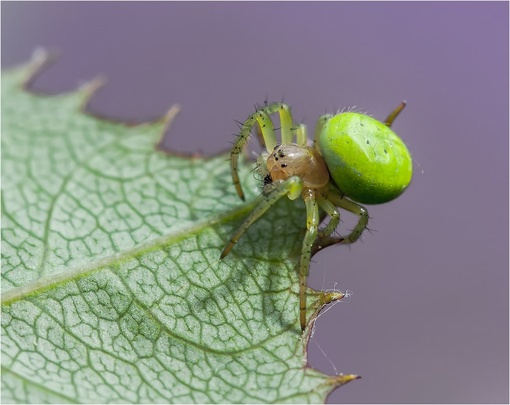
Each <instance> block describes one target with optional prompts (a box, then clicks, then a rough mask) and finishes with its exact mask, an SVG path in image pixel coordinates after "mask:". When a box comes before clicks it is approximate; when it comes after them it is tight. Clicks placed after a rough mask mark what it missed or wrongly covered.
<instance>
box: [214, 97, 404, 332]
mask: <svg viewBox="0 0 510 405" xmlns="http://www.w3.org/2000/svg"><path fill="white" fill-rule="evenodd" d="M405 105H406V103H405V101H403V102H401V103H400V104H399V105H398V106H397V108H395V109H394V110H393V111H392V112H391V113H390V114H389V115H388V117H387V118H386V120H385V121H384V123H382V122H380V121H377V120H376V119H374V118H372V117H370V116H368V115H365V114H361V113H358V112H352V111H348V112H341V113H337V114H336V115H331V114H327V115H323V116H321V117H320V118H319V119H318V121H317V124H316V127H315V134H314V135H315V136H314V139H313V142H309V141H308V139H307V135H306V127H305V126H304V125H303V124H297V125H294V123H293V121H292V115H291V111H290V108H289V106H288V105H286V104H284V103H271V104H267V103H266V105H265V106H264V107H262V108H259V109H257V110H256V111H255V112H254V113H253V114H251V115H250V116H249V117H248V119H247V120H246V121H245V122H244V123H243V124H242V127H241V131H240V133H239V135H238V137H237V140H236V141H235V142H234V145H233V147H232V150H231V153H230V163H231V169H232V180H233V183H234V186H235V188H236V191H237V194H238V196H239V197H240V198H241V199H242V200H244V193H243V189H242V187H241V183H240V181H239V174H238V160H239V154H240V153H241V151H242V149H243V147H244V146H245V145H246V143H247V141H248V138H249V136H250V133H251V130H252V128H253V127H254V126H255V125H256V124H257V125H258V127H257V130H258V134H259V139H260V140H261V142H262V143H263V146H265V148H266V150H267V152H263V153H262V154H261V155H260V156H259V158H258V159H257V162H258V171H259V173H260V175H261V176H262V178H263V179H264V186H263V192H262V196H261V200H260V202H259V203H258V205H257V206H256V207H255V208H254V209H253V211H252V212H251V213H250V214H249V215H248V217H247V218H246V220H245V221H244V223H243V224H242V225H241V227H240V228H239V229H238V230H237V231H236V232H235V233H234V234H233V235H232V237H231V238H230V241H229V242H228V243H227V245H226V246H225V248H224V249H223V252H222V253H221V257H220V259H223V258H224V257H225V256H227V255H228V254H229V252H230V251H231V250H232V248H233V247H234V245H235V243H237V241H238V240H239V238H240V237H241V236H242V235H243V234H244V232H246V230H247V229H248V228H249V227H250V226H251V225H252V224H253V223H254V222H255V221H256V220H257V219H259V218H260V217H261V216H262V215H263V214H264V213H265V212H266V211H267V210H268V209H269V208H270V207H271V206H272V205H273V204H275V203H276V202H277V201H278V200H279V199H280V198H282V197H283V196H287V197H288V198H289V199H291V200H294V199H296V198H298V197H299V196H301V197H302V198H303V199H304V202H305V206H306V233H305V236H304V239H303V245H302V250H301V259H300V263H299V321H300V325H301V330H302V331H304V330H305V328H306V278H307V276H308V269H309V264H310V258H311V256H312V253H313V252H315V251H317V250H320V249H321V248H323V247H325V246H329V245H332V244H334V243H353V242H355V241H357V240H358V239H359V237H360V236H361V234H362V233H363V230H364V229H365V228H366V226H367V223H368V219H369V216H368V211H367V210H366V208H364V207H363V206H361V205H360V204H358V203H362V204H381V203H385V202H388V201H391V200H393V199H395V198H397V197H398V196H399V195H400V194H402V193H403V192H404V190H405V189H406V188H407V186H408V185H409V183H410V181H411V177H412V159H411V155H410V153H409V151H408V149H407V147H406V145H405V144H404V142H403V141H402V140H401V139H400V138H399V137H398V136H397V134H395V132H393V131H392V130H391V125H392V124H393V121H394V120H395V118H396V117H397V116H398V115H399V114H400V112H401V111H402V110H403V109H404V107H405ZM275 113H278V114H279V118H280V132H281V143H278V142H277V139H276V135H275V129H274V125H273V122H272V120H271V117H270V116H271V115H272V114H275ZM294 138H295V140H294ZM319 208H321V209H322V210H323V211H324V212H325V213H326V214H327V215H328V216H329V217H330V220H329V223H327V225H325V227H324V228H322V229H319V222H320V215H319ZM338 208H342V209H344V210H347V211H349V212H351V213H353V214H355V215H357V216H358V223H357V225H356V226H355V228H354V229H353V230H352V231H351V233H350V234H349V235H347V236H343V237H342V236H340V237H332V236H331V234H332V233H333V231H334V230H335V229H336V227H337V226H338V224H339V222H340V213H339V210H338Z"/></svg>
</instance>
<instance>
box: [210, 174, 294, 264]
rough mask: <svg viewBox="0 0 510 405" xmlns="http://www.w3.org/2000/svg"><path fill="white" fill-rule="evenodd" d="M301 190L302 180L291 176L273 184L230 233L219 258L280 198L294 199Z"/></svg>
mask: <svg viewBox="0 0 510 405" xmlns="http://www.w3.org/2000/svg"><path fill="white" fill-rule="evenodd" d="M302 190H303V181H302V180H301V179H300V178H299V177H297V176H293V177H290V178H289V179H287V180H285V181H280V182H278V183H276V184H275V186H274V188H273V189H272V190H271V191H269V192H268V193H267V194H265V195H263V196H262V197H261V201H260V203H259V204H258V205H257V206H256V207H255V209H254V210H253V211H252V212H251V213H250V215H248V217H247V218H246V220H245V221H244V222H243V224H242V225H241V227H240V228H239V229H238V230H237V231H236V232H235V233H234V234H233V235H232V237H231V238H230V241H229V242H228V243H227V245H226V246H225V248H224V249H223V252H221V256H220V260H221V259H223V258H224V257H225V256H226V255H228V254H229V253H230V251H231V250H232V248H233V247H234V245H235V244H236V243H237V241H238V240H239V239H240V238H241V236H243V234H244V233H245V232H246V230H247V229H248V228H249V227H250V226H251V225H252V224H253V223H254V222H255V221H256V220H257V219H259V218H260V217H261V216H262V215H264V213H265V212H266V211H267V210H268V209H269V208H271V206H273V205H274V204H275V203H276V202H277V201H278V200H279V199H280V198H282V197H283V196H285V195H286V196H288V197H289V198H290V199H291V200H295V199H296V198H298V197H299V195H300V194H301V191H302Z"/></svg>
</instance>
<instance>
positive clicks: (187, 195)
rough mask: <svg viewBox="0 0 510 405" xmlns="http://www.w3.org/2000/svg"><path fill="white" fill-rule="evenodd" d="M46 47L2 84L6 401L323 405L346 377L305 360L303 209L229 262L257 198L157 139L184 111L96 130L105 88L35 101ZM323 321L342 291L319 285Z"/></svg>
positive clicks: (313, 307) (272, 215)
mask: <svg viewBox="0 0 510 405" xmlns="http://www.w3.org/2000/svg"><path fill="white" fill-rule="evenodd" d="M46 59H47V55H45V54H39V56H38V57H35V58H34V59H33V60H32V61H31V62H30V63H28V64H25V65H23V66H20V67H18V68H16V69H12V70H9V71H6V72H4V73H3V74H2V401H3V402H14V403H25V402H27V403H34V402H38V403H42V402H52V403H58V402H66V403H74V402H76V403H97V402H103V403H104V402H146V403H150V402H172V403H175V402H178V403H189V402H195V403H196V402H199V403H217V402H223V403H226V402H280V403H282V402H323V401H324V400H325V398H326V396H327V394H328V393H329V392H330V391H331V390H332V389H333V388H335V387H337V386H340V385H342V384H344V383H346V382H348V381H350V380H352V379H354V378H356V376H353V375H340V376H333V377H330V376H326V375H324V374H322V373H320V372H318V371H316V370H314V369H312V368H310V367H308V366H307V365H306V342H307V336H305V337H303V336H302V335H301V332H300V328H299V322H298V283H297V281H298V278H297V274H296V271H295V267H296V264H297V262H298V260H299V251H300V244H301V241H302V237H303V232H304V219H305V214H304V210H303V204H302V203H301V202H300V201H294V202H293V201H290V200H288V199H282V201H281V202H279V203H278V204H277V205H276V206H275V207H274V208H272V209H271V210H270V211H269V212H268V213H267V214H266V215H265V216H264V217H263V218H261V219H260V220H259V221H258V222H257V223H256V224H254V225H253V226H252V227H251V228H250V229H249V231H248V232H247V233H246V234H245V235H244V236H243V238H242V239H241V240H240V242H239V243H238V244H237V246H236V247H235V248H234V250H233V252H232V253H231V254H230V255H229V256H227V257H226V258H225V259H224V260H222V261H220V260H219V255H220V252H221V250H222V248H223V246H224V245H225V243H226V241H227V240H228V238H229V236H230V234H231V233H232V232H233V231H234V230H235V229H236V227H237V226H239V224H240V222H241V221H242V220H243V218H244V217H245V216H246V215H247V214H248V213H249V212H250V210H251V209H252V208H253V206H254V204H255V203H256V198H257V195H258V185H257V181H256V180H255V179H254V177H253V174H252V173H251V171H250V167H249V165H247V164H245V163H243V165H242V167H241V169H242V170H241V180H242V182H243V185H244V188H245V191H246V192H247V197H248V198H247V200H248V201H251V202H249V203H246V204H241V203H240V201H239V200H238V198H237V196H236V195H235V192H234V188H233V186H232V184H231V180H230V168H229V165H228V163H227V159H228V156H227V154H221V155H218V156H214V157H187V156H179V155H177V154H171V153H166V152H163V151H161V150H159V149H158V148H157V147H156V145H157V143H158V141H159V139H160V138H161V136H162V134H163V133H164V131H165V130H166V128H167V127H168V125H169V124H170V122H171V120H172V119H173V117H174V115H175V112H176V109H175V108H173V109H171V110H170V111H169V113H168V114H166V116H165V117H163V118H162V119H160V120H157V121H155V122H151V123H145V124H140V125H126V124H123V123H116V122H110V121H107V120H101V119H98V118H97V117H93V116H91V115H89V114H86V113H84V112H83V111H82V110H83V107H84V106H85V105H86V103H87V101H88V99H89V98H90V96H91V94H92V93H93V91H94V89H95V88H96V87H97V83H98V82H97V81H93V82H91V83H89V84H88V85H86V86H83V87H82V88H81V89H78V90H77V91H74V92H70V93H67V94H60V95H53V96H41V95H35V94H33V93H30V92H27V91H25V90H24V89H23V86H24V84H25V83H26V82H27V80H29V79H30V78H31V77H33V75H34V74H36V73H37V72H38V71H39V69H40V68H41V65H42V64H43V63H44V62H45V61H46ZM308 298H309V299H308V304H309V315H310V316H312V317H313V316H314V314H317V313H318V311H319V310H320V308H322V306H323V305H325V304H326V303H328V302H331V301H333V300H336V299H339V298H341V294H331V293H330V294H325V293H318V292H314V291H312V290H310V294H309V297H308Z"/></svg>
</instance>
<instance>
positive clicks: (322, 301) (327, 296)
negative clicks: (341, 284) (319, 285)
mask: <svg viewBox="0 0 510 405" xmlns="http://www.w3.org/2000/svg"><path fill="white" fill-rule="evenodd" d="M346 296H347V293H343V292H342V291H321V292H320V296H319V305H320V306H321V307H323V306H325V305H328V304H331V303H333V302H336V301H340V300H341V299H343V298H345V297H346Z"/></svg>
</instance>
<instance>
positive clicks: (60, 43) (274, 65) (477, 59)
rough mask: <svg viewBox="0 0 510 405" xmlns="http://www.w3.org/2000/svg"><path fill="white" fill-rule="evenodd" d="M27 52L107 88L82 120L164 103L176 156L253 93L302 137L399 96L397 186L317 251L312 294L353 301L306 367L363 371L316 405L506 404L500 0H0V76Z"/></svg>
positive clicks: (329, 325) (230, 129)
mask: <svg viewBox="0 0 510 405" xmlns="http://www.w3.org/2000/svg"><path fill="white" fill-rule="evenodd" d="M36 46H44V47H46V48H50V49H56V50H59V51H60V56H61V57H60V60H59V62H58V63H57V64H56V65H55V66H53V67H52V68H51V69H50V70H47V71H46V72H45V73H44V74H43V75H42V76H41V77H40V78H39V80H37V82H36V83H35V87H36V88H37V89H44V90H50V91H64V90H70V89H72V88H74V87H75V86H77V85H78V84H80V83H82V82H83V81H85V80H88V79H91V78H93V77H95V76H97V75H98V74H105V75H106V76H107V77H108V78H109V82H108V85H107V86H106V87H104V88H103V89H102V90H100V92H99V93H98V94H97V96H96V97H95V98H94V100H93V102H92V104H91V109H92V110H93V111H96V112H100V113H101V114H106V115H109V116H113V117H117V118H122V119H130V120H132V119H135V120H142V119H148V118H153V117H155V116H158V115H161V114H162V113H163V112H165V110H166V109H167V108H168V107H169V106H170V105H171V104H172V103H175V102H179V103H180V104H181V105H182V107H183V110H182V113H181V114H180V116H179V117H178V119H177V122H176V123H175V125H174V126H173V127H172V128H171V130H170V137H169V139H167V143H166V145H168V146H170V147H172V148H173V149H176V150H179V151H185V152H193V151H199V150H201V151H203V152H205V153H215V152H219V151H222V150H225V149H226V148H227V147H228V145H229V144H228V142H230V141H232V135H231V134H232V133H234V132H236V131H237V126H236V124H235V123H234V121H233V120H234V119H238V120H244V119H245V118H246V117H247V116H248V114H250V113H251V112H252V111H253V104H254V103H256V102H262V101H264V99H265V98H266V97H268V98H269V100H270V101H272V100H280V99H281V98H282V97H283V96H284V97H285V100H286V101H287V102H288V103H289V104H291V105H292V106H293V112H294V117H295V118H296V119H298V120H303V121H304V122H305V123H306V124H307V125H308V126H309V127H313V125H314V124H315V119H316V118H317V117H318V116H319V115H320V114H323V113H325V112H328V111H329V112H334V111H336V110H337V109H339V108H342V107H347V106H354V105H355V106H357V107H359V108H361V109H362V110H363V111H368V112H370V113H371V114H373V115H374V116H376V117H378V118H379V119H383V118H384V117H385V116H386V114H387V113H389V112H390V111H391V110H392V109H393V108H394V107H395V106H396V105H397V104H398V103H399V102H400V101H401V100H402V99H406V100H407V101H408V107H407V109H406V110H405V111H404V112H403V114H402V115H401V116H400V117H399V118H398V120H397V121H396V123H395V125H394V128H395V130H396V131H397V132H398V133H399V134H400V135H401V136H402V138H403V139H404V140H405V142H406V143H407V144H408V146H409V148H410V150H411V152H412V154H413V157H414V162H415V175H414V179H413V182H412V185H411V187H410V189H409V190H408V191H407V192H406V193H405V194H404V195H403V196H402V197H401V198H399V199H398V200H396V201H394V202H391V203H390V204H386V205H382V206H373V207H369V211H370V214H371V216H372V221H371V225H370V226H371V228H372V229H374V230H375V231H374V232H373V234H372V235H371V234H369V233H367V234H366V235H365V237H364V242H363V243H358V244H355V245H353V246H352V247H350V248H347V247H341V246H337V247H332V248H329V249H326V251H324V252H321V253H320V254H319V255H317V256H316V257H315V261H314V263H313V266H312V269H311V274H310V277H309V284H310V285H311V286H312V287H314V288H317V289H321V288H322V289H331V288H338V289H341V290H345V289H349V290H352V291H353V292H354V295H353V296H352V297H351V298H349V299H348V300H346V302H344V303H339V304H337V305H336V306H334V307H333V308H332V309H331V310H329V311H328V312H326V313H325V314H324V315H323V316H322V317H321V318H319V320H318V321H317V329H316V333H315V335H314V337H313V339H312V341H311V342H310V346H309V353H310V355H309V361H310V364H311V365H312V366H313V367H316V368H318V369H320V370H322V371H324V372H326V373H328V374H333V373H334V372H335V368H336V369H337V370H338V372H344V373H358V374H361V375H362V376H363V379H362V380H360V381H356V382H353V383H350V384H348V385H347V386H345V387H342V388H340V389H338V390H336V391H335V392H334V393H333V394H331V395H330V397H329V402H348V403H366V402H373V403H406V402H411V403H416V402H425V403H437V402H440V403H476V402H491V403H505V402H506V403H508V400H509V398H508V358H509V357H508V356H509V352H508V347H509V346H508V343H509V342H508V286H509V280H508V267H509V266H508V193H509V190H508V172H509V171H508V169H509V168H508V151H509V148H508V138H509V132H508V130H509V128H508V108H509V106H508V77H509V76H508V3H506V2H498V3H491V2H484V3H481V2H480V3H477V2H463V3H461V2H454V3H442V2H439V3H437V2H435V3H417V2H410V3H406V2H395V3H382V2H377V3H371V2H361V3H355V2H343V3H209V4H206V3H145V4H142V3H117V2H115V3H88V4H87V3H2V64H3V66H4V67H6V66H12V65H13V64H15V63H19V62H22V61H25V60H27V59H28V57H29V56H30V54H31V52H32V51H33V50H34V48H35V47H36ZM344 217H345V218H346V219H347V217H348V215H345V216H344ZM351 222H352V221H350V220H347V221H346V223H347V225H350V224H351ZM344 226H345V224H344Z"/></svg>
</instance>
